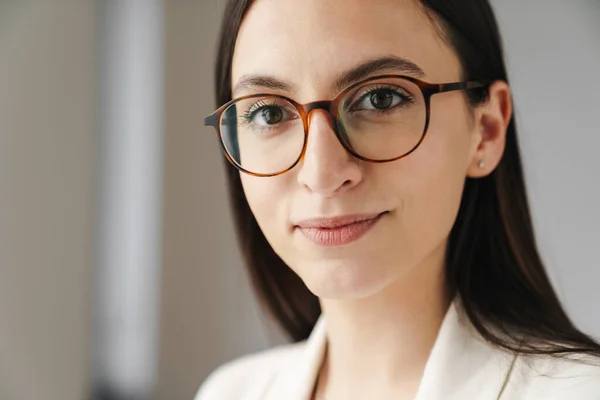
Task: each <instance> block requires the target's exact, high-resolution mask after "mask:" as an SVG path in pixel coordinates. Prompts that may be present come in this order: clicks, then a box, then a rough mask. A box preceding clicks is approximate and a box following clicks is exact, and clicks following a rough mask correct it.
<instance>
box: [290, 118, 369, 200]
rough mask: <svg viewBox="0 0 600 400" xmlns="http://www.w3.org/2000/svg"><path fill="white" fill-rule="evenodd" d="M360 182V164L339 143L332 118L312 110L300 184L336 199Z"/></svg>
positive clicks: (301, 167)
mask: <svg viewBox="0 0 600 400" xmlns="http://www.w3.org/2000/svg"><path fill="white" fill-rule="evenodd" d="M361 179H362V172H361V169H360V165H359V160H357V159H356V158H355V157H353V156H352V155H351V154H350V153H348V151H346V149H344V147H343V146H342V144H341V143H340V141H339V140H338V138H337V136H336V135H335V132H334V130H333V122H332V118H331V116H330V114H329V113H328V112H327V111H325V110H323V109H314V110H311V111H310V112H309V114H308V143H307V145H306V151H305V153H304V157H303V159H302V162H301V164H300V170H299V172H298V182H299V183H300V184H301V185H303V186H304V187H306V188H308V189H309V190H310V191H311V192H313V193H316V194H319V195H320V196H323V197H333V196H335V195H337V194H339V193H341V192H344V191H347V190H349V189H351V188H353V187H355V186H356V185H358V184H359V182H360V181H361Z"/></svg>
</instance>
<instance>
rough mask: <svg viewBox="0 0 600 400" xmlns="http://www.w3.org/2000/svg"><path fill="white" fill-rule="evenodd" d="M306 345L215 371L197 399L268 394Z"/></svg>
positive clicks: (273, 351) (250, 357)
mask: <svg viewBox="0 0 600 400" xmlns="http://www.w3.org/2000/svg"><path fill="white" fill-rule="evenodd" d="M304 345H305V342H304V341H302V342H299V343H294V344H286V345H281V346H277V347H274V348H272V349H269V350H265V351H261V352H258V353H253V354H249V355H245V356H242V357H239V358H236V359H234V360H232V361H229V362H227V363H225V364H223V365H221V366H219V367H218V368H217V369H215V370H214V371H213V372H212V373H211V374H210V375H209V376H208V377H207V378H206V379H205V380H204V382H203V383H202V384H201V386H200V389H199V391H198V393H197V394H196V397H195V400H229V399H231V400H234V399H235V400H238V399H241V398H242V396H245V395H246V394H248V393H255V392H256V393H260V391H264V390H265V389H266V388H267V387H268V385H269V382H270V381H271V380H272V379H273V378H274V377H275V375H276V374H277V372H278V371H279V370H281V368H282V367H283V366H284V365H286V364H287V363H289V362H290V360H293V358H294V357H297V356H298V355H299V354H300V353H301V351H302V348H303V347H304Z"/></svg>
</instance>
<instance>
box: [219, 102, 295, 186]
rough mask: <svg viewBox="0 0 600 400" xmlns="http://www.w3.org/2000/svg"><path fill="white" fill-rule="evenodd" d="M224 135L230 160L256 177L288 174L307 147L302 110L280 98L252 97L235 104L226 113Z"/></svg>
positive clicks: (222, 121)
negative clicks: (305, 145) (281, 173)
mask: <svg viewBox="0 0 600 400" xmlns="http://www.w3.org/2000/svg"><path fill="white" fill-rule="evenodd" d="M220 131H221V138H222V140H223V144H224V146H225V150H226V151H227V153H228V154H229V157H230V158H231V159H232V160H233V161H234V162H235V163H236V164H238V166H240V167H242V168H243V169H245V170H246V171H249V172H252V173H255V174H262V175H269V174H277V173H279V172H283V171H285V170H287V169H288V168H290V167H291V166H292V165H294V163H296V161H297V160H298V158H299V157H300V154H301V153H302V148H303V146H304V126H303V124H302V118H301V116H300V114H299V113H298V110H297V109H296V107H294V105H293V104H292V103H290V102H289V101H287V100H285V99H283V98H280V97H277V96H259V97H251V98H247V99H243V100H239V101H237V102H236V103H234V104H232V105H231V106H230V107H229V108H228V109H227V110H225V112H224V113H223V116H222V118H221V129H220Z"/></svg>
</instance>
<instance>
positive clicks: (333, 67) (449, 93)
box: [197, 0, 600, 400]
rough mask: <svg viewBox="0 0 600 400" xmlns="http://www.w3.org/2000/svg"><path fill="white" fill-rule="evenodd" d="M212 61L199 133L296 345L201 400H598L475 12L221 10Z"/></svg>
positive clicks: (596, 373) (484, 13) (436, 1)
mask: <svg viewBox="0 0 600 400" xmlns="http://www.w3.org/2000/svg"><path fill="white" fill-rule="evenodd" d="M219 49H220V51H219V55H218V62H217V77H216V82H217V96H216V97H217V102H218V104H219V105H221V107H220V108H219V109H218V110H217V111H215V113H213V114H212V115H211V116H209V117H207V118H206V123H207V124H208V125H212V126H214V127H215V128H216V129H217V132H219V133H220V138H221V143H222V147H223V150H224V153H225V155H226V157H227V159H228V163H227V165H228V167H227V168H228V178H229V188H230V195H231V199H232V203H233V209H234V212H235V216H236V222H237V229H238V234H239V237H240V240H241V244H242V247H243V251H244V254H245V257H246V261H247V264H248V266H249V268H250V272H251V276H252V278H253V283H254V285H255V287H256V289H257V291H258V293H259V295H260V297H261V299H262V300H263V302H264V303H265V305H266V306H267V308H268V309H269V310H270V312H271V313H272V314H273V315H274V317H275V318H276V319H277V321H278V322H279V323H280V324H281V325H282V326H283V327H284V328H285V330H286V331H287V332H288V333H289V334H290V336H291V337H292V339H293V340H294V341H295V342H296V343H295V344H291V345H286V346H281V347H277V348H275V349H271V350H269V351H266V352H262V353H260V354H255V355H250V356H246V357H243V358H241V359H238V360H235V361H233V362H230V363H228V364H226V365H224V366H222V367H220V368H219V369H218V370H217V371H215V372H214V373H213V374H212V375H211V376H210V377H209V378H208V379H207V380H206V381H205V382H204V384H203V385H202V386H201V388H200V391H199V393H198V395H197V400H213V399H214V400H229V399H236V400H237V399H244V400H259V399H260V400H263V399H268V400H311V399H317V400H336V399H343V400H352V399H415V400H434V399H444V400H447V399H455V400H458V399H461V400H464V399H482V400H483V399H503V400H504V399H578V400H586V399H587V400H592V399H600V365H599V364H600V363H599V362H598V360H599V359H600V358H599V356H600V345H599V344H598V343H596V342H594V340H592V339H591V338H590V337H588V336H586V335H585V334H583V333H582V332H580V331H578V330H577V329H576V328H575V327H574V326H573V324H572V323H571V321H570V320H569V318H568V316H567V315H566V314H565V312H564V310H563V308H562V306H561V304H560V302H559V300H558V298H557V296H556V294H555V292H554V291H553V289H552V286H551V284H550V282H549V279H548V277H547V275H546V272H545V270H544V267H543V265H542V262H541V260H540V256H539V254H538V251H537V248H536V244H535V240H534V234H533V229H532V223H531V218H530V214H529V209H528V205H527V198H526V191H525V187H524V180H523V174H522V168H521V161H520V155H519V149H518V144H517V137H516V126H515V121H514V119H513V117H512V116H513V112H512V108H513V106H512V100H511V92H510V87H509V85H508V79H507V74H506V69H505V66H504V60H503V57H502V48H501V40H500V36H499V33H498V29H497V25H496V22H495V19H494V16H493V13H492V10H491V9H490V6H489V4H488V3H487V1H484V0H372V1H364V0H327V1H325V0H303V1H298V0H277V1H273V0H271V1H269V0H255V1H250V0H231V1H230V2H229V5H228V8H227V10H226V12H225V20H224V23H223V28H222V34H221V43H220V47H219ZM232 99H233V100H232ZM307 338H308V339H307ZM304 339H307V340H304Z"/></svg>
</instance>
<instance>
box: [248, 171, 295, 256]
mask: <svg viewBox="0 0 600 400" xmlns="http://www.w3.org/2000/svg"><path fill="white" fill-rule="evenodd" d="M240 178H241V181H242V187H243V188H244V194H245V195H246V200H247V201H248V205H249V206H250V209H251V210H252V213H253V214H254V217H255V218H256V221H257V222H258V225H259V226H260V228H261V230H262V231H263V233H264V235H265V237H266V238H267V240H268V241H269V242H270V243H271V245H272V246H274V247H275V246H276V245H275V243H273V240H275V239H276V238H281V237H283V236H284V235H282V234H281V233H282V231H284V230H285V229H286V226H287V221H288V216H289V204H290V201H289V198H288V197H289V190H290V189H289V187H288V186H289V185H288V183H287V181H286V180H285V179H284V176H281V177H271V178H259V177H254V176H250V175H246V174H240Z"/></svg>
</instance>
